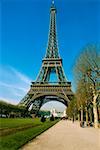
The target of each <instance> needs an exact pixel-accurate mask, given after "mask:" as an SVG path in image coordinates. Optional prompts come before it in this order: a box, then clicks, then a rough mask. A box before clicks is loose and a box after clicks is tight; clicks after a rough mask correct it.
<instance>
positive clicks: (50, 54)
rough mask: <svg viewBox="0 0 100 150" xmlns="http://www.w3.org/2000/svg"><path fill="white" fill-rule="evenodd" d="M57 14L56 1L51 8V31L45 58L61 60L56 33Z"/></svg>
mask: <svg viewBox="0 0 100 150" xmlns="http://www.w3.org/2000/svg"><path fill="white" fill-rule="evenodd" d="M56 12H57V11H56V8H55V5H54V1H52V5H51V8H50V29H49V37H48V45H47V50H46V56H45V58H59V53H58V46H57V33H56Z"/></svg>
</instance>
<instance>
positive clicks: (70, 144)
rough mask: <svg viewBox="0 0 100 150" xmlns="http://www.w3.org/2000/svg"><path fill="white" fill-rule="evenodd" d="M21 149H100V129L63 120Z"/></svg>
mask: <svg viewBox="0 0 100 150" xmlns="http://www.w3.org/2000/svg"><path fill="white" fill-rule="evenodd" d="M21 150H100V130H99V129H94V128H81V127H80V126H79V123H78V122H75V123H72V122H71V121H66V120H62V121H60V122H58V123H57V124H56V125H54V126H53V127H51V128H50V129H49V130H47V131H45V132H44V133H42V134H41V135H39V136H38V137H37V138H35V139H34V140H32V141H31V142H29V143H28V144H26V145H25V146H24V147H23V148H22V149H21Z"/></svg>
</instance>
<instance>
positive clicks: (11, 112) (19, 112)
mask: <svg viewBox="0 0 100 150" xmlns="http://www.w3.org/2000/svg"><path fill="white" fill-rule="evenodd" d="M0 117H6V118H15V117H24V118H25V117H30V112H29V111H28V110H27V109H26V108H25V107H22V106H18V105H12V104H10V103H6V102H4V101H0Z"/></svg>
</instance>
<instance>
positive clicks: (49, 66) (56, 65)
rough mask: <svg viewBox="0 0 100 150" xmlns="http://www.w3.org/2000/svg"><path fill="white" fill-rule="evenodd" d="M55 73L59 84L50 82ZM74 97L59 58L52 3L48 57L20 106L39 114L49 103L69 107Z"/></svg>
mask: <svg viewBox="0 0 100 150" xmlns="http://www.w3.org/2000/svg"><path fill="white" fill-rule="evenodd" d="M52 73H55V75H56V76H57V82H52V83H51V82H50V81H49V80H50V75H51V74H52ZM72 97H73V92H72V90H71V82H68V81H67V80H66V77H65V74H64V70H63V66H62V59H61V57H60V56H59V52H58V46H57V33H56V8H55V4H54V1H52V4H51V8H50V29H49V39H48V45H47V50H46V55H45V57H44V59H43V60H42V66H41V69H40V72H39V74H38V76H37V79H36V81H35V82H32V84H31V87H30V90H29V91H28V93H27V94H26V96H25V97H24V98H23V99H22V100H21V101H20V103H19V105H21V106H25V107H27V109H28V108H29V107H30V106H31V105H32V111H33V113H34V114H37V113H38V111H39V109H40V108H41V107H42V106H43V105H44V104H45V103H47V102H50V101H59V102H61V103H63V104H64V105H66V106H68V103H69V102H70V100H71V99H72Z"/></svg>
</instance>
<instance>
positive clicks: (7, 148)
mask: <svg viewBox="0 0 100 150" xmlns="http://www.w3.org/2000/svg"><path fill="white" fill-rule="evenodd" d="M18 120H19V122H20V123H18V122H17V121H18ZM0 121H1V122H2V128H3V123H4V122H6V125H5V127H6V128H8V127H10V129H12V130H13V128H15V127H16V129H17V127H18V128H19V126H21V125H22V126H24V125H25V126H26V125H28V124H29V123H31V122H32V123H33V126H31V127H29V128H27V129H24V130H19V131H17V132H15V133H9V134H8V135H5V136H0V150H17V149H19V148H20V147H21V146H22V145H24V144H25V143H27V142H28V141H29V140H31V139H33V138H34V137H36V136H37V135H39V134H41V133H42V132H44V131H45V130H47V129H48V128H50V127H51V126H52V125H54V124H55V123H57V122H58V120H55V121H49V120H47V121H46V122H44V123H41V122H40V119H34V120H32V119H8V122H7V119H4V120H3V119H2V120H0ZM14 121H15V122H16V124H15V122H14ZM9 122H11V124H12V122H13V123H14V127H13V125H10V123H9ZM22 122H23V123H22ZM16 125H17V126H16ZM6 128H5V130H6Z"/></svg>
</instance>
